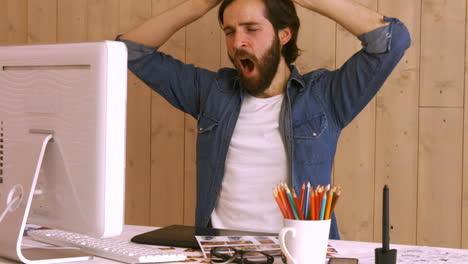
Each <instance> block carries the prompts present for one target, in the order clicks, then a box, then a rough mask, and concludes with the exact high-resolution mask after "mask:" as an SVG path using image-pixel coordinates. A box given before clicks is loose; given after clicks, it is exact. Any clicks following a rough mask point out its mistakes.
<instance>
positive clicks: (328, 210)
mask: <svg viewBox="0 0 468 264" xmlns="http://www.w3.org/2000/svg"><path fill="white" fill-rule="evenodd" d="M335 191H336V187H333V188H332V189H331V190H330V192H329V194H328V199H327V207H326V209H325V220H328V219H330V210H331V204H332V201H333V196H334V194H335Z"/></svg>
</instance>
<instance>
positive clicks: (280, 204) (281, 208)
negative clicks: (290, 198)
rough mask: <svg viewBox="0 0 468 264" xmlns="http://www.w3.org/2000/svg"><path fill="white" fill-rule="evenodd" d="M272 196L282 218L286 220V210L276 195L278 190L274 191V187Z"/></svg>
mask: <svg viewBox="0 0 468 264" xmlns="http://www.w3.org/2000/svg"><path fill="white" fill-rule="evenodd" d="M273 196H274V197H275V200H276V203H277V204H278V207H279V208H280V210H281V214H283V217H284V218H288V214H287V213H286V209H285V208H284V204H283V202H282V201H281V199H280V197H279V195H278V190H277V189H276V187H275V188H273Z"/></svg>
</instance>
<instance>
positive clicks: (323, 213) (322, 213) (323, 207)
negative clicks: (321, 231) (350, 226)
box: [319, 189, 327, 220]
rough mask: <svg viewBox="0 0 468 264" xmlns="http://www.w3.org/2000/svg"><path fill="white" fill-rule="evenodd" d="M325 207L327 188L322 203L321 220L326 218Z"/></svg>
mask: <svg viewBox="0 0 468 264" xmlns="http://www.w3.org/2000/svg"><path fill="white" fill-rule="evenodd" d="M325 207H327V190H326V189H325V191H324V192H323V196H322V201H321V205H320V218H319V219H320V220H325Z"/></svg>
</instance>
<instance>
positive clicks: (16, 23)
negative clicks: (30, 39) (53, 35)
mask: <svg viewBox="0 0 468 264" xmlns="http://www.w3.org/2000/svg"><path fill="white" fill-rule="evenodd" d="M27 21H28V1H27V0H0V32H1V34H0V45H21V44H26V43H27V28H28V24H27Z"/></svg>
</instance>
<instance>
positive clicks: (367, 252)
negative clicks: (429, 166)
mask: <svg viewBox="0 0 468 264" xmlns="http://www.w3.org/2000/svg"><path fill="white" fill-rule="evenodd" d="M155 228H156V227H148V226H131V225H126V226H125V227H124V231H123V233H122V235H121V238H123V239H128V240H129V239H130V238H131V237H133V236H134V235H137V234H140V233H144V232H148V231H151V230H154V229H155ZM330 244H331V245H332V246H333V247H334V248H335V249H336V250H337V251H338V254H337V255H336V257H349V258H358V259H359V263H360V264H374V263H375V262H374V249H375V248H376V247H380V244H378V243H368V242H355V241H344V240H330ZM391 248H395V249H397V250H398V257H397V262H398V263H401V264H410V263H411V264H413V263H431V264H439V263H440V264H442V263H443V264H448V263H450V264H452V263H453V264H460V263H468V250H464V249H450V248H437V247H423V246H408V245H397V244H392V245H391ZM189 255H190V256H201V253H197V252H195V253H189ZM203 260H204V259H201V258H196V259H194V261H193V262H184V263H192V264H198V263H203ZM6 263H8V264H10V263H15V262H11V261H8V260H5V259H2V258H0V264H6ZM74 263H77V264H79V263H86V264H111V263H120V262H115V261H111V260H107V259H103V258H99V257H95V258H94V259H93V260H90V261H80V262H74ZM208 263H209V262H208Z"/></svg>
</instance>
